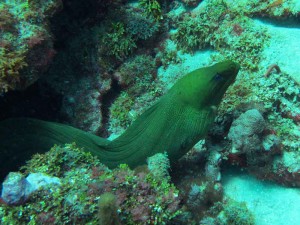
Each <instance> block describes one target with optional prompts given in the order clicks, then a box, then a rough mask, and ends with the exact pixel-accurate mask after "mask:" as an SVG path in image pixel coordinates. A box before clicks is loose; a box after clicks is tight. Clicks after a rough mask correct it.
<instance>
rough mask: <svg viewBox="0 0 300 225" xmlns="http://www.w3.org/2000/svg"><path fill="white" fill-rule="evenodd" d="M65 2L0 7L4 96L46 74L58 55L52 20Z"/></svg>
mask: <svg viewBox="0 0 300 225" xmlns="http://www.w3.org/2000/svg"><path fill="white" fill-rule="evenodd" d="M61 5H62V2H61V1H60V0H57V1H45V2H44V3H43V5H42V7H41V5H40V4H39V3H37V2H34V1H33V2H32V1H30V2H28V1H20V2H14V1H4V2H1V3H0V39H1V42H0V68H1V71H0V72H1V73H0V93H3V92H7V91H8V90H15V89H24V88H26V87H28V86H29V85H31V84H32V83H34V82H35V81H36V80H37V79H38V78H39V77H40V76H41V74H42V73H43V72H45V71H46V69H47V68H48V66H49V64H50V62H51V61H52V58H53V56H54V54H55V50H54V49H53V39H52V37H51V34H50V33H49V31H48V25H49V18H51V17H52V16H53V15H54V14H55V13H56V12H58V11H59V10H60V9H61Z"/></svg>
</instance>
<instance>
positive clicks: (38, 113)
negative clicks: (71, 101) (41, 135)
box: [0, 83, 62, 121]
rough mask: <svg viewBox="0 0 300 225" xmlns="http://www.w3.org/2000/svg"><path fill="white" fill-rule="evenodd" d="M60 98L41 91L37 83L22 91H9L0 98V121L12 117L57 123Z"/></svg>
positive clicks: (52, 93)
mask: <svg viewBox="0 0 300 225" xmlns="http://www.w3.org/2000/svg"><path fill="white" fill-rule="evenodd" d="M61 102H62V96H61V95H58V94H54V92H52V91H51V90H50V89H48V91H45V90H44V89H43V90H41V88H40V86H39V85H38V83H35V84H33V85H31V86H30V87H28V88H27V89H26V90H24V91H11V92H8V93H6V95H5V96H4V97H2V98H0V109H1V111H0V120H4V119H7V118H13V117H32V118H37V119H42V120H50V121H57V118H56V115H57V114H58V112H59V110H60V107H61Z"/></svg>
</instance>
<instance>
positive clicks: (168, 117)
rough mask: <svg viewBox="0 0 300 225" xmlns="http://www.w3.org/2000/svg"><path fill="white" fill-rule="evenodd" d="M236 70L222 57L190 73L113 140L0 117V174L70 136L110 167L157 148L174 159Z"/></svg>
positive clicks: (206, 121) (208, 119)
mask: <svg viewBox="0 0 300 225" xmlns="http://www.w3.org/2000/svg"><path fill="white" fill-rule="evenodd" d="M238 71H239V65H238V64H236V63H234V62H232V61H224V62H220V63H217V64H214V65H212V66H210V67H204V68H200V69H197V70H195V71H193V72H191V73H188V74H187V75H185V76H184V77H183V78H181V79H179V80H178V81H177V82H176V83H175V84H174V86H173V87H172V88H171V89H170V90H169V91H168V93H166V94H165V95H164V96H163V97H161V99H160V100H158V101H157V102H156V103H155V104H154V105H153V106H152V107H150V108H149V109H148V110H146V111H145V112H144V113H143V114H141V115H140V116H139V117H138V118H137V119H136V121H134V122H133V124H132V125H131V126H130V127H129V128H128V129H127V130H126V131H125V132H124V133H123V134H122V135H121V136H119V137H118V138H116V139H115V140H113V141H109V140H106V139H104V138H101V137H98V136H96V135H93V134H89V133H87V132H84V131H82V130H79V129H76V128H74V127H71V126H67V125H64V124H59V123H53V122H46V121H41V120H36V119H27V118H19V119H7V120H4V121H1V122H0V155H1V157H0V171H1V173H2V174H0V176H3V175H4V174H5V173H7V172H9V171H11V170H13V169H16V168H17V167H18V166H20V165H21V164H22V163H24V161H25V160H27V159H29V158H30V156H31V155H32V154H34V153H43V152H46V151H48V150H49V149H50V148H51V147H52V146H53V145H54V144H65V143H71V142H76V144H77V145H78V146H79V147H83V148H84V149H85V150H86V151H89V152H91V153H92V154H93V155H95V156H97V157H98V158H99V159H100V161H101V162H103V163H104V164H106V165H107V166H108V167H110V168H114V167H116V166H118V165H119V164H120V163H126V164H128V165H129V166H130V167H132V168H133V167H136V166H138V165H140V164H144V163H145V161H146V159H147V157H149V156H152V155H154V154H156V153H159V152H167V153H168V156H169V158H170V160H171V162H174V161H176V160H177V159H179V158H180V157H182V156H183V155H184V154H185V153H186V152H187V151H188V150H190V149H191V148H192V147H193V145H195V144H196V143H197V142H198V141H199V140H200V139H201V138H203V137H204V136H205V135H206V133H207V130H208V128H209V126H210V125H211V123H212V122H213V120H214V118H215V115H216V108H217V106H218V105H219V103H220V102H221V100H222V97H223V95H224V93H225V91H226V90H227V88H228V87H229V86H230V85H231V84H232V83H233V82H234V80H235V78H236V75H237V73H238Z"/></svg>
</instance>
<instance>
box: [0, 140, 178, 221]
mask: <svg viewBox="0 0 300 225" xmlns="http://www.w3.org/2000/svg"><path fill="white" fill-rule="evenodd" d="M23 170H25V173H24V174H29V173H33V172H45V171H46V172H47V174H48V175H51V176H57V177H58V178H60V182H61V185H60V186H59V187H58V188H56V189H52V190H51V192H49V191H47V190H46V189H43V188H41V189H39V190H38V191H37V192H35V193H34V194H32V195H30V196H29V198H28V200H27V202H25V203H23V204H22V205H20V206H13V207H10V206H7V205H6V204H0V215H1V224H4V225H6V224H7V225H8V224H25V223H26V224H28V223H29V224H45V223H50V221H51V223H54V224H55V223H61V224H72V223H74V222H75V221H76V223H77V224H88V223H90V224H95V223H97V224H99V222H100V220H101V224H107V223H106V222H107V220H106V219H112V218H115V217H118V218H119V220H120V223H121V224H166V223H168V222H171V220H172V219H174V218H175V217H177V216H179V215H181V214H182V212H181V210H180V208H181V206H180V201H181V200H180V198H179V196H178V190H177V189H176V188H175V186H174V185H173V184H171V183H169V181H167V180H165V179H157V178H155V177H154V176H153V175H152V174H151V173H146V172H136V173H135V172H134V171H132V170H130V169H129V168H128V167H127V166H126V165H120V167H119V168H117V169H115V170H108V169H107V168H106V167H105V166H104V165H102V164H101V163H100V162H99V161H98V160H97V159H95V158H93V157H92V156H91V155H90V154H89V153H86V152H83V151H82V150H81V149H78V148H76V146H75V145H74V144H68V145H65V146H64V147H59V146H55V147H53V148H52V149H51V150H50V151H49V152H48V153H46V154H44V155H35V156H34V157H33V158H32V159H31V160H30V161H29V162H28V164H27V165H26V166H25V167H24V169H23ZM108 193H109V194H108ZM107 211H110V213H111V214H110V215H111V217H110V218H107V216H108V215H106V217H103V213H104V212H107ZM99 217H100V218H99ZM113 222H115V224H118V223H117V221H116V220H114V221H113ZM109 224H112V223H109Z"/></svg>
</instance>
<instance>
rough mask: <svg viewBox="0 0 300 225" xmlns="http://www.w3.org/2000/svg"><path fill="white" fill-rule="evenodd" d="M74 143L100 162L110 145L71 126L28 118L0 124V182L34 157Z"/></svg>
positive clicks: (8, 120)
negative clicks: (55, 147) (58, 146)
mask: <svg viewBox="0 0 300 225" xmlns="http://www.w3.org/2000/svg"><path fill="white" fill-rule="evenodd" d="M73 142H75V143H76V145H77V146H78V147H81V148H84V149H85V150H88V151H89V152H91V153H92V154H94V155H96V156H98V157H100V158H101V157H103V158H104V159H106V158H107V157H106V154H108V155H109V153H107V152H106V151H105V149H106V146H107V145H108V144H109V143H110V141H108V140H106V139H104V138H100V137H98V136H96V135H93V134H89V133H87V132H85V131H82V130H79V129H76V128H74V127H71V126H67V125H64V124H59V123H53V122H46V121H41V120H36V119H29V118H13V119H7V120H4V121H1V122H0V167H1V170H0V179H2V178H3V177H4V176H5V175H6V174H7V173H8V172H10V171H14V170H17V169H18V168H19V167H20V166H21V165H23V164H24V162H25V161H26V160H28V159H30V157H31V156H32V155H33V154H35V153H44V152H47V151H49V149H50V148H51V147H53V146H54V145H55V144H58V145H62V144H65V143H73ZM108 160H109V159H108Z"/></svg>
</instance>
